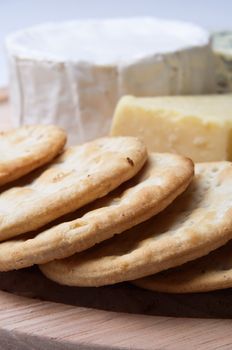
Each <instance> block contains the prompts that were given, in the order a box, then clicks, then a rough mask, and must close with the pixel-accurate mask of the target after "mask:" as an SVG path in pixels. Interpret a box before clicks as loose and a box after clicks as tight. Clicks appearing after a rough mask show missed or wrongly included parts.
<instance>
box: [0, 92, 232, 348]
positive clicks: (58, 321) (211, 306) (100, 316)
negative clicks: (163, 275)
mask: <svg viewBox="0 0 232 350" xmlns="http://www.w3.org/2000/svg"><path fill="white" fill-rule="evenodd" d="M4 94H5V92H4V91H1V90H0V101H2V102H0V127H1V129H5V128H8V127H9V126H10V124H11V120H10V107H9V104H8V102H7V100H6V97H7V96H6V94H5V97H4ZM231 319H232V291H231V290H225V291H218V292H214V293H204V294H192V295H168V294H162V293H152V292H150V291H145V290H142V289H139V288H136V287H134V286H132V285H130V284H129V283H122V284H118V285H115V286H108V287H102V288H74V287H65V286H60V285H57V284H56V283H53V282H51V281H49V280H47V279H46V278H45V277H44V276H43V275H42V274H41V273H40V271H39V270H38V268H36V267H34V268H30V269H23V270H20V271H13V272H7V273H0V350H8V349H9V350H14V349H17V350H27V349H28V350H29V349H30V350H31V349H35V350H37V349H38V350H45V349H46V350H47V349H48V350H50V349H58V350H69V349H80V350H91V349H96V350H103V349H115V350H119V349H120V350H121V349H124V350H129V349H135V350H137V349H144V350H145V349H152V350H155V349H172V350H173V349H174V350H175V349H184V350H185V349H188V350H189V349H204V350H207V349H231V344H232V332H231V326H232V321H231Z"/></svg>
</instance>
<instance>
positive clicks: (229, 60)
mask: <svg viewBox="0 0 232 350" xmlns="http://www.w3.org/2000/svg"><path fill="white" fill-rule="evenodd" d="M212 48H213V51H214V54H215V64H216V84H217V92H219V93H224V92H230V91H232V32H219V33H215V34H214V35H213V37H212Z"/></svg>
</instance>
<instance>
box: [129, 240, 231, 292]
mask: <svg viewBox="0 0 232 350" xmlns="http://www.w3.org/2000/svg"><path fill="white" fill-rule="evenodd" d="M135 284H136V285H138V286H140V287H142V288H145V289H150V290H154V291H159V292H166V293H197V292H208V291H213V290H217V289H224V288H231V287H232V241H229V242H228V243H227V244H226V245H224V246H223V247H220V248H218V249H217V250H214V251H213V252H211V253H210V254H208V255H206V256H204V257H202V258H200V259H197V260H194V261H190V262H188V263H186V264H184V265H181V266H179V267H177V268H173V269H170V270H167V271H163V272H160V273H159V274H157V275H153V276H148V277H145V278H143V279H140V280H137V281H135Z"/></svg>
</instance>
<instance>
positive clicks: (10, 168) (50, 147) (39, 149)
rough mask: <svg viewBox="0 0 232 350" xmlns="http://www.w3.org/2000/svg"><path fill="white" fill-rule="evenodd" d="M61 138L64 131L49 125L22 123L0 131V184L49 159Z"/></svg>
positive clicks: (60, 147)
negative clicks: (11, 128) (18, 126)
mask: <svg viewBox="0 0 232 350" xmlns="http://www.w3.org/2000/svg"><path fill="white" fill-rule="evenodd" d="M65 142H66V135H65V132H64V131H63V130H62V129H60V128H58V127H56V126H53V125H34V126H23V127H21V128H18V129H13V130H10V131H6V132H2V133H0V155H1V156H0V185H4V184H6V183H8V182H10V181H13V180H16V179H18V178H19V177H21V176H23V175H25V174H28V173H29V172H31V171H32V170H34V169H36V168H38V167H40V166H41V165H44V164H46V163H48V162H50V161H51V160H52V159H53V158H54V157H55V156H57V155H58V154H59V153H60V152H61V150H62V148H63V147H64V144H65Z"/></svg>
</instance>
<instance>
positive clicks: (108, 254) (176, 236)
mask: <svg viewBox="0 0 232 350" xmlns="http://www.w3.org/2000/svg"><path fill="white" fill-rule="evenodd" d="M195 170H196V176H195V178H194V180H193V182H192V183H191V184H190V186H189V187H188V189H187V190H186V191H185V192H184V193H183V194H182V195H180V196H179V197H178V198H177V199H176V200H175V201H174V202H173V204H171V205H170V206H169V207H168V208H167V209H166V210H164V211H163V212H162V213H160V214H158V215H157V216H155V217H153V218H152V219H150V220H148V221H146V222H144V223H142V224H140V225H137V226H136V227H134V228H132V229H130V230H128V231H127V232H124V233H123V234H121V235H119V236H116V237H113V238H112V239H110V240H108V241H105V242H103V243H101V244H99V245H98V246H96V247H93V248H90V249H89V250H87V251H84V252H82V253H79V254H75V255H73V256H71V257H70V258H66V259H63V260H57V261H54V262H50V263H48V264H46V265H43V266H42V267H41V269H42V271H43V273H44V274H45V275H46V276H47V277H49V278H51V279H52V280H54V281H57V282H59V283H61V284H67V285H74V286H101V285H106V284H113V283H117V282H122V281H126V280H133V279H138V278H141V277H144V276H148V275H151V274H154V273H157V272H159V271H162V270H166V269H168V268H170V267H174V266H178V265H181V264H183V263H185V262H187V261H190V260H194V259H196V258H198V257H201V256H203V255H206V254H207V253H209V252H210V251H212V250H214V249H216V248H218V247H220V246H222V245H223V244H225V243H226V242H227V241H228V240H229V239H230V238H232V164H231V163H230V162H215V163H200V164H197V165H196V169H195Z"/></svg>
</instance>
